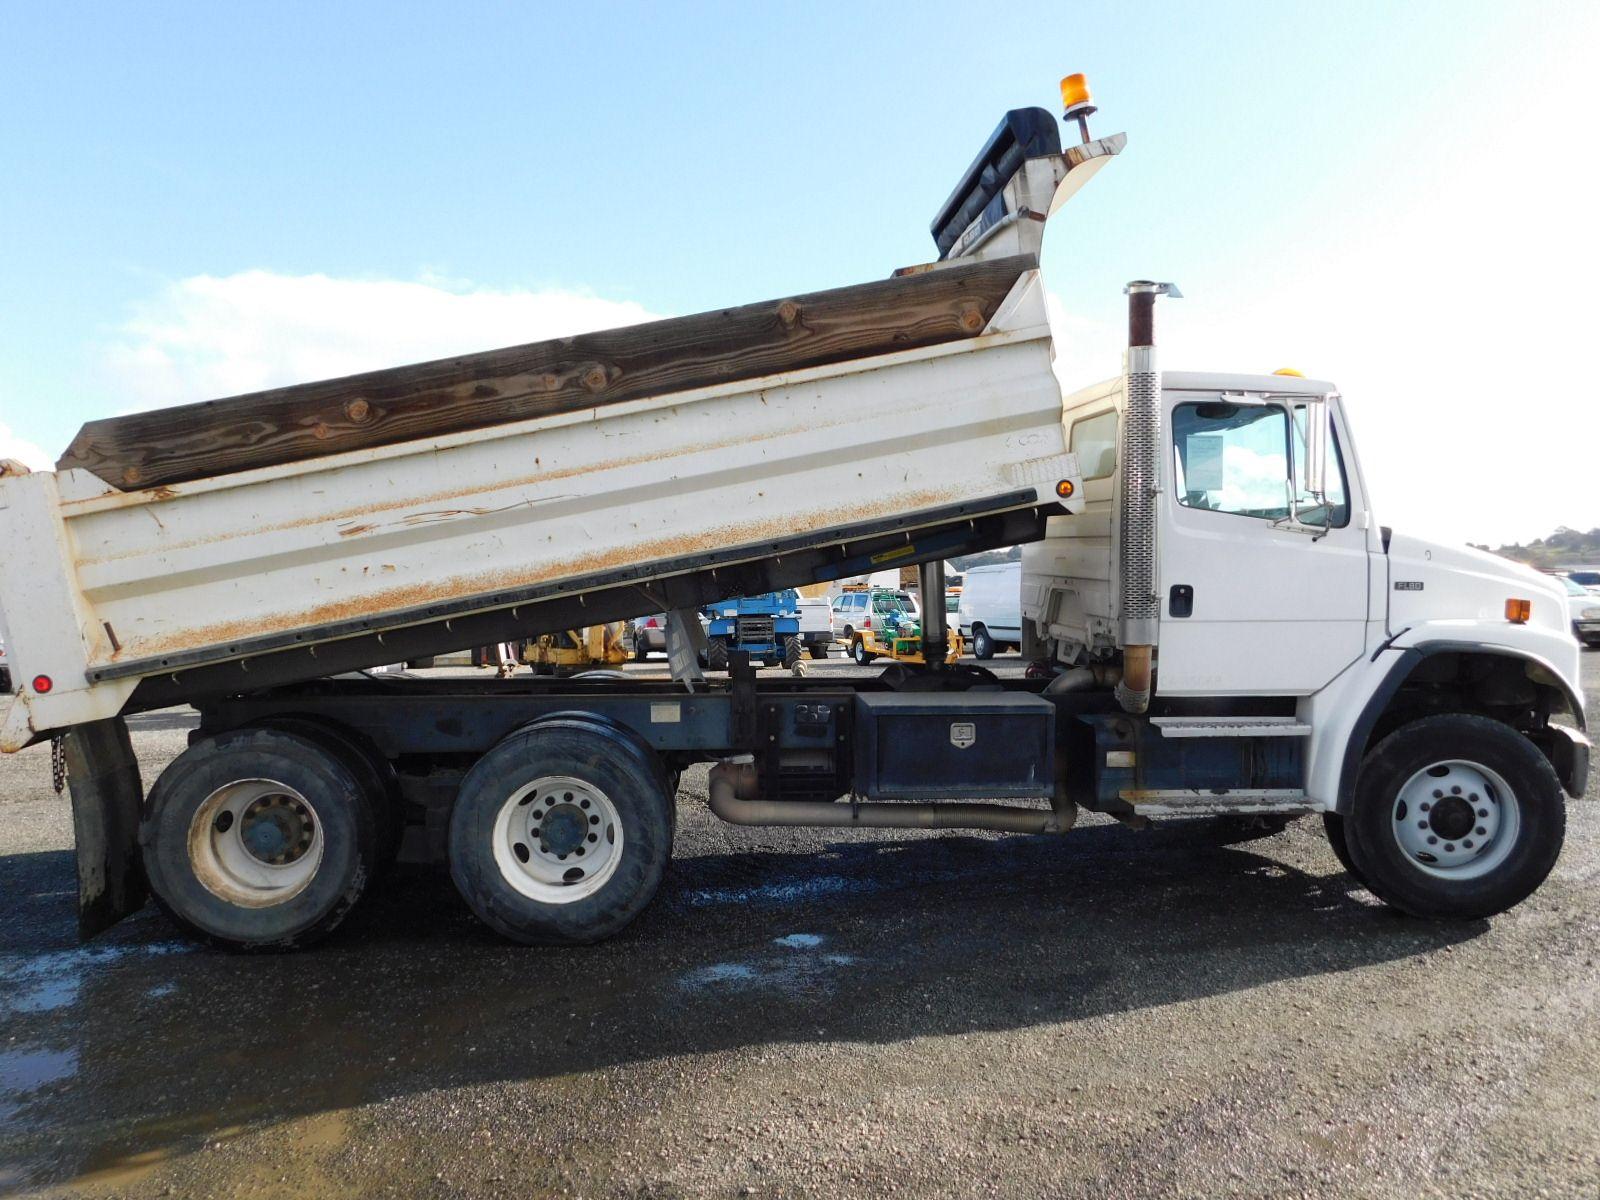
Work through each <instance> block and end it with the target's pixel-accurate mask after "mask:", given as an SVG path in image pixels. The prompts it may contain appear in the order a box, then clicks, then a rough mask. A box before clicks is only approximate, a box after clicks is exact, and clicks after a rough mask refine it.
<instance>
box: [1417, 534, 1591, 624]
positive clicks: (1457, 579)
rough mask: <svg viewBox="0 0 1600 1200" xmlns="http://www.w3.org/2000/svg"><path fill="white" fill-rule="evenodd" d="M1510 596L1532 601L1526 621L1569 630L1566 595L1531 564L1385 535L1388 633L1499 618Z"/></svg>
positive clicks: (1485, 552) (1467, 549)
mask: <svg viewBox="0 0 1600 1200" xmlns="http://www.w3.org/2000/svg"><path fill="white" fill-rule="evenodd" d="M1513 597H1515V598H1517V599H1522V600H1530V601H1532V603H1533V612H1532V615H1531V616H1530V617H1529V620H1528V624H1530V625H1537V626H1540V627H1541V628H1545V629H1551V630H1556V631H1563V630H1566V629H1568V628H1569V618H1568V616H1567V597H1566V593H1565V592H1564V591H1563V590H1562V589H1561V587H1560V585H1559V584H1557V583H1556V581H1555V580H1553V579H1551V578H1550V577H1549V576H1548V575H1543V574H1541V573H1539V572H1538V571H1535V570H1534V569H1533V568H1532V567H1527V566H1523V565H1522V564H1521V563H1516V562H1512V561H1511V560H1510V559H1508V558H1501V557H1500V556H1499V555H1498V554H1490V553H1488V552H1487V551H1483V550H1474V549H1473V548H1472V547H1470V546H1450V545H1445V544H1444V543H1441V542H1430V541H1426V540H1424V539H1422V538H1417V537H1411V536H1409V535H1407V534H1403V533H1399V532H1396V533H1395V534H1394V535H1393V536H1391V537H1390V539H1389V629H1390V632H1394V631H1395V630H1399V629H1404V628H1405V627H1406V626H1408V625H1420V624H1421V623H1422V622H1424V621H1483V622H1504V621H1505V619H1506V615H1505V605H1506V601H1507V600H1508V599H1511V598H1513Z"/></svg>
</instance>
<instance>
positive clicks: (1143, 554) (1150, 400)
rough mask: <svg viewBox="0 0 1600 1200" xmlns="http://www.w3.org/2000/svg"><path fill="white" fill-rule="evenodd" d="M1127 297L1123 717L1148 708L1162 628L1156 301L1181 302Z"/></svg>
mask: <svg viewBox="0 0 1600 1200" xmlns="http://www.w3.org/2000/svg"><path fill="white" fill-rule="evenodd" d="M1123 290H1124V291H1126V292H1127V295H1128V357H1127V363H1126V365H1125V367H1124V371H1125V374H1126V376H1127V404H1126V406H1125V409H1124V412H1123V416H1122V462H1121V474H1122V481H1121V482H1122V495H1121V509H1122V511H1121V518H1122V519H1121V543H1122V544H1121V548H1120V554H1119V557H1118V564H1117V565H1118V601H1119V606H1118V607H1119V610H1120V616H1121V624H1122V639H1121V640H1122V679H1121V681H1120V682H1118V684H1117V687H1116V693H1115V695H1116V698H1117V703H1118V704H1119V705H1121V706H1122V709H1123V711H1124V712H1130V713H1142V712H1144V711H1145V710H1147V709H1148V708H1149V707H1150V692H1151V670H1152V659H1153V656H1154V654H1155V646H1156V637H1157V634H1158V631H1159V629H1160V623H1161V598H1160V596H1159V595H1157V593H1156V518H1157V510H1156V499H1157V497H1158V496H1159V495H1160V491H1161V372H1160V371H1159V370H1157V368H1156V336H1155V306H1156V297H1157V296H1181V295H1182V294H1183V293H1181V292H1179V291H1178V289H1177V288H1176V287H1175V286H1173V285H1172V284H1170V283H1154V282H1152V281H1151V280H1148V279H1136V280H1134V281H1133V282H1132V283H1130V284H1128V286H1127V287H1126V288H1125V289H1123Z"/></svg>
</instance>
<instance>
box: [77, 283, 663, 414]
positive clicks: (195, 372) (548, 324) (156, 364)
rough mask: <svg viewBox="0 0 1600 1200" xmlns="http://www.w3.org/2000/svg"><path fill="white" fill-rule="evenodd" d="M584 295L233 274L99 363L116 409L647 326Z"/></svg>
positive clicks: (177, 305) (162, 309)
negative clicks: (116, 396) (116, 393)
mask: <svg viewBox="0 0 1600 1200" xmlns="http://www.w3.org/2000/svg"><path fill="white" fill-rule="evenodd" d="M654 315H655V314H653V313H650V312H649V311H647V310H646V309H645V308H643V307H642V306H640V305H638V304H634V303H631V302H627V301H616V300H605V299H601V298H600V297H597V296H592V295H588V294H586V293H583V292H577V291H565V290H560V289H548V290H538V291H532V290H515V289H513V290H495V289H488V288H474V287H470V286H468V287H461V286H451V285H443V284H439V283H434V282H403V281H399V280H385V279H376V280H368V279H336V278H332V277H329V276H327V275H281V274H277V273H275V272H272V271H241V272H239V273H238V274H234V275H225V276H215V275H196V276H193V277H191V278H188V279H182V280H179V281H177V282H175V283H172V284H170V285H168V286H167V287H165V288H163V289H162V290H161V291H160V292H159V293H158V294H157V295H156V296H155V297H153V298H152V299H150V300H149V301H147V302H145V303H144V304H142V305H141V306H140V307H139V308H138V310H137V312H136V315H135V317H134V319H133V320H131V321H129V322H128V323H127V325H125V326H124V328H123V330H122V333H121V336H120V337H119V339H118V340H117V341H116V343H115V344H114V345H112V347H111V348H110V350H109V352H108V355H107V361H108V367H109V370H110V373H111V376H112V381H113V383H114V385H115V386H116V387H117V388H118V389H119V390H120V392H121V397H120V403H119V407H121V408H122V409H123V410H124V411H131V410H134V409H143V408H156V407H163V406H166V405H171V404H182V403H187V402H189V401H194V400H210V399H215V398H217V397H220V396H232V395H237V394H239V393H241V392H251V391H257V390H260V389H262V388H269V387H279V386H282V385H285V384H291V383H303V382H306V381H309V380H314V379H329V378H333V377H335V376H339V375H349V374H353V373H355V372H357V371H369V370H375V369H377V368H380V367H392V366H398V365H400V364H402V363H413V362H422V361H425V360H427V359H432V358H444V357H448V356H450V355H453V354H467V353H472V352H475V351H479V350H492V349H495V348H498V347H501V346H511V345H516V344H518V343H521V342H534V341H539V340H541V339H543V338H551V337H561V336H565V335H567V334H573V333H583V332H586V331H588V330H593V329H606V328H611V327H613V326H618V325H632V324H636V323H638V322H640V321H648V320H651V319H653V318H654Z"/></svg>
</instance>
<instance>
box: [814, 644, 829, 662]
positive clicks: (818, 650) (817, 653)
mask: <svg viewBox="0 0 1600 1200" xmlns="http://www.w3.org/2000/svg"><path fill="white" fill-rule="evenodd" d="M810 649H811V657H812V658H814V659H816V660H817V661H818V662H821V661H822V660H823V659H825V658H827V657H828V648H827V647H826V646H812V647H811V648H810Z"/></svg>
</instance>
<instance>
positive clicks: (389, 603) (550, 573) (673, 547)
mask: <svg viewBox="0 0 1600 1200" xmlns="http://www.w3.org/2000/svg"><path fill="white" fill-rule="evenodd" d="M966 498H968V497H965V496H963V495H962V494H960V493H959V492H958V491H957V489H954V488H930V489H923V490H919V491H915V492H909V493H900V494H897V495H895V496H893V497H891V498H888V499H885V500H879V501H875V502H869V503H865V504H859V505H856V506H854V507H852V508H849V509H843V510H841V509H838V508H829V509H825V510H819V511H815V512H811V513H807V514H804V516H802V517H796V516H787V517H785V518H783V519H782V520H765V521H750V522H743V523H733V524H726V525H719V526H715V527H712V528H709V529H706V530H705V531H703V532H701V533H697V534H693V535H683V536H678V537H667V538H654V539H650V540H647V541H642V542H636V543H631V544H629V545H625V546H617V547H615V548H613V549H610V550H606V551H602V552H600V553H596V554H590V555H584V556H573V557H567V558H563V559H561V561H560V563H559V565H556V564H547V565H544V566H539V567H532V568H528V569H525V570H521V571H495V572H486V573H483V574H478V575H458V576H454V577H452V578H450V579H446V580H443V581H440V582H437V583H430V584H413V585H409V586H404V587H395V588H389V589H387V590H385V591H381V592H375V593H372V594H370V595H363V596H356V597H352V598H350V599H348V600H338V601H333V602H330V603H328V604H322V605H318V606H317V607H315V608H311V609H307V610H304V611H301V612H296V613H292V614H285V615H284V616H283V617H281V618H280V619H277V620H274V619H272V618H271V617H268V616H256V617H252V618H251V619H250V620H248V621H227V622H220V623H218V624H215V625H207V626H204V627H202V628H198V629H194V630H191V631H189V632H187V633H186V634H185V635H184V636H182V637H176V638H171V639H168V640H166V641H159V642H154V641H153V642H148V643H143V644H141V645H139V646H137V647H135V648H133V649H134V650H136V654H130V655H125V657H129V656H136V657H141V658H142V657H147V656H148V657H156V656H159V655H162V654H175V653H179V652H182V651H186V650H198V649H202V648H206V647H225V646H226V645H227V644H228V643H229V642H232V641H238V640H243V639H245V638H254V637H259V636H261V635H263V634H272V633H285V632H290V631H293V630H297V629H301V630H310V629H314V628H315V627H317V626H321V625H329V624H333V623H336V622H339V621H348V620H353V619H356V618H361V617H368V618H371V617H380V616H388V617H390V618H392V619H393V621H394V623H395V625H397V626H398V625H400V624H404V623H406V621H405V617H404V614H405V613H406V612H407V611H408V610H411V609H417V608H423V607H426V606H428V605H432V604H439V603H441V602H445V601H459V600H467V599H470V598H471V597H473V596H484V595H491V594H493V593H496V592H502V591H506V590H508V589H511V588H519V587H531V586H533V585H535V584H541V583H551V582H554V581H557V580H561V579H577V578H579V577H581V576H585V575H593V574H598V573H600V572H603V571H607V570H612V569H615V568H618V567H625V566H633V565H636V564H638V563H642V562H650V561H652V560H662V559H665V560H671V559H677V558H684V557H688V556H690V555H694V554H703V553H706V552H707V551H712V550H726V549H728V548H729V547H736V546H749V547H750V548H751V549H750V553H749V554H748V555H747V556H746V559H747V560H748V559H753V558H760V557H762V551H761V549H760V547H761V545H762V543H764V542H772V541H775V540H777V539H779V538H785V539H787V538H792V537H794V536H795V535H796V534H798V533H802V532H806V531H810V532H820V531H822V530H824V529H831V528H835V527H837V526H839V525H849V524H855V523H859V522H863V521H870V520H873V519H874V518H877V517H883V516H888V515H892V514H898V513H912V512H916V511H917V510H920V509H927V508H936V507H939V506H941V505H945V504H951V503H957V502H959V501H961V500H962V499H966ZM266 578H268V579H270V577H266ZM573 590H574V591H576V590H579V589H577V588H574V589H573ZM564 594H569V595H570V594H571V593H564ZM529 603H532V604H537V603H538V601H530V602H529ZM500 607H505V606H504V605H502V606H500ZM462 615H465V614H462ZM308 644H309V643H308Z"/></svg>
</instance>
